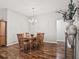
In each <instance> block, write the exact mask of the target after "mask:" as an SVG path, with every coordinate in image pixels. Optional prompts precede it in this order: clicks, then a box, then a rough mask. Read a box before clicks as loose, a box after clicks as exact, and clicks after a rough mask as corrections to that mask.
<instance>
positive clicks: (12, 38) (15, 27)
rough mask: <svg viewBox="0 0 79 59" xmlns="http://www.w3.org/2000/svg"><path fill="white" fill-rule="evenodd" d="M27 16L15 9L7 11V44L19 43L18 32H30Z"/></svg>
mask: <svg viewBox="0 0 79 59" xmlns="http://www.w3.org/2000/svg"><path fill="white" fill-rule="evenodd" d="M28 27H29V25H28V22H27V18H26V17H25V16H24V15H21V14H19V13H17V12H15V11H12V10H9V9H8V11H7V44H8V45H11V44H14V43H17V42H18V41H17V36H16V34H17V33H20V32H25V33H26V32H29V30H28Z"/></svg>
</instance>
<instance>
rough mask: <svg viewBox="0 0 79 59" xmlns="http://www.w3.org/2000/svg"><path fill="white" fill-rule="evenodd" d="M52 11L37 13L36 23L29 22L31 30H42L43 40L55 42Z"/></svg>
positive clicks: (54, 21)
mask: <svg viewBox="0 0 79 59" xmlns="http://www.w3.org/2000/svg"><path fill="white" fill-rule="evenodd" d="M55 17H56V16H55V14H54V13H52V12H51V13H46V14H42V15H39V16H38V17H37V19H38V22H37V23H36V24H34V25H33V24H31V32H32V33H36V32H44V33H45V37H44V38H45V39H44V41H45V42H50V43H53V42H56V19H55Z"/></svg>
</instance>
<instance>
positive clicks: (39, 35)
mask: <svg viewBox="0 0 79 59" xmlns="http://www.w3.org/2000/svg"><path fill="white" fill-rule="evenodd" d="M43 40H44V33H41V32H40V33H37V36H36V42H37V46H42V45H43Z"/></svg>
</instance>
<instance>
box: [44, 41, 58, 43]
mask: <svg viewBox="0 0 79 59" xmlns="http://www.w3.org/2000/svg"><path fill="white" fill-rule="evenodd" d="M44 42H47V43H57V42H56V41H44Z"/></svg>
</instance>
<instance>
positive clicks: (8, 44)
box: [7, 41, 18, 46]
mask: <svg viewBox="0 0 79 59" xmlns="http://www.w3.org/2000/svg"><path fill="white" fill-rule="evenodd" d="M17 43H18V42H17V41H14V42H10V43H7V46H10V45H13V44H17Z"/></svg>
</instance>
